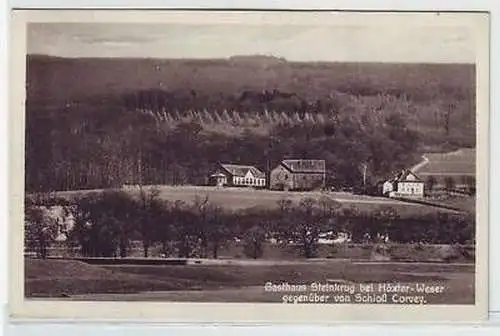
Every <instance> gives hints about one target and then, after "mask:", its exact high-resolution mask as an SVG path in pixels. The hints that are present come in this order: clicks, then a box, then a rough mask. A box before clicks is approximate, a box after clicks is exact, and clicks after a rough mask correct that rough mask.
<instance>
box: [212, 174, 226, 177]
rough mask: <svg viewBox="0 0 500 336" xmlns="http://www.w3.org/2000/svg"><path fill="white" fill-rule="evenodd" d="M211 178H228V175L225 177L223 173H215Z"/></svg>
mask: <svg viewBox="0 0 500 336" xmlns="http://www.w3.org/2000/svg"><path fill="white" fill-rule="evenodd" d="M210 177H226V175H224V174H222V173H215V174H212V175H210Z"/></svg>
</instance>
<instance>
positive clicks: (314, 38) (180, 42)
mask: <svg viewBox="0 0 500 336" xmlns="http://www.w3.org/2000/svg"><path fill="white" fill-rule="evenodd" d="M27 43H28V45H27V48H28V53H30V54H47V55H54V56H62V57H139V58H143V57H149V58H227V57H230V56H234V55H254V54H259V55H273V56H277V57H284V58H286V59H287V60H290V61H338V62H412V63H413V62H414V63H442V62H444V63H474V62H475V58H476V55H475V41H474V39H473V34H471V32H470V31H469V30H468V29H467V28H466V27H457V26H420V27H416V26H415V25H412V26H404V25H401V26H397V27H394V26H381V27H377V28H373V27H371V28H368V27H366V26H365V27H363V26H361V25H357V26H356V25H351V26H343V27H342V26H319V25H318V26H313V25H311V26H290V25H288V26H280V25H274V26H272V25H271V26H269V25H268V26H256V25H234V26H230V27H228V26H227V25H222V24H219V25H182V24H174V23H171V24H170V23H169V24H140V23H136V24H120V23H31V24H29V26H28V41H27Z"/></svg>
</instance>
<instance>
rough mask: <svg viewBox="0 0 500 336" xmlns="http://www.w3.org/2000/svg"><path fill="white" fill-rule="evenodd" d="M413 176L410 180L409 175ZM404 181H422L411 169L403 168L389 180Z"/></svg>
mask: <svg viewBox="0 0 500 336" xmlns="http://www.w3.org/2000/svg"><path fill="white" fill-rule="evenodd" d="M410 176H414V177H415V179H414V180H410V179H409V177H410ZM405 181H412V182H422V180H421V179H420V178H419V177H418V176H417V175H416V174H415V173H414V172H412V171H411V170H409V169H403V170H401V171H400V172H399V173H397V174H396V175H394V176H393V177H392V178H391V179H390V180H389V182H405Z"/></svg>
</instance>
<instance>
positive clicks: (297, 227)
mask: <svg viewBox="0 0 500 336" xmlns="http://www.w3.org/2000/svg"><path fill="white" fill-rule="evenodd" d="M279 204H280V207H281V209H280V214H281V218H280V220H279V222H280V224H279V229H278V234H279V236H280V238H281V241H282V242H283V243H284V244H297V245H298V246H300V248H301V250H302V254H303V255H304V257H306V258H312V257H314V256H315V255H316V248H317V243H318V239H319V234H320V232H321V226H320V224H321V223H320V220H319V217H320V215H319V211H318V210H319V209H318V206H317V202H316V200H315V199H313V198H304V199H302V200H301V201H300V204H299V206H298V207H295V208H288V206H287V205H288V204H287V202H286V201H280V203H279Z"/></svg>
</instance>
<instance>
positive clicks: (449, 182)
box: [444, 176, 455, 193]
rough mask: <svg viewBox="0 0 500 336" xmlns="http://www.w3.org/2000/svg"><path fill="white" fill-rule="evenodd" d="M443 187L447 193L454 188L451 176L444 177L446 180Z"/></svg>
mask: <svg viewBox="0 0 500 336" xmlns="http://www.w3.org/2000/svg"><path fill="white" fill-rule="evenodd" d="M444 185H445V188H446V190H447V191H448V193H449V192H451V191H452V190H453V188H454V187H455V180H454V179H453V177H451V176H446V178H445V179H444Z"/></svg>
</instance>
